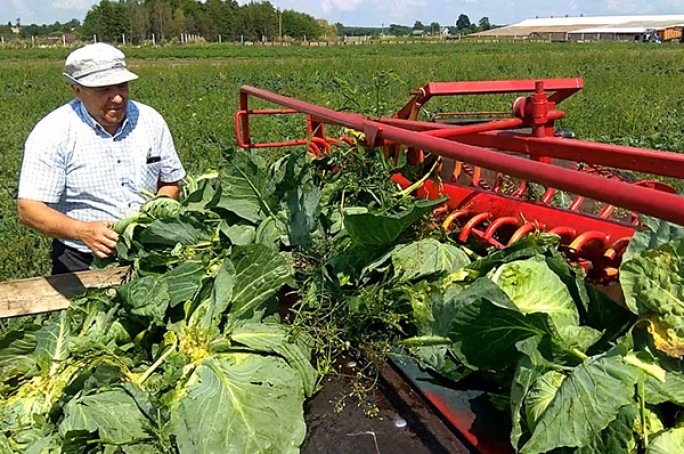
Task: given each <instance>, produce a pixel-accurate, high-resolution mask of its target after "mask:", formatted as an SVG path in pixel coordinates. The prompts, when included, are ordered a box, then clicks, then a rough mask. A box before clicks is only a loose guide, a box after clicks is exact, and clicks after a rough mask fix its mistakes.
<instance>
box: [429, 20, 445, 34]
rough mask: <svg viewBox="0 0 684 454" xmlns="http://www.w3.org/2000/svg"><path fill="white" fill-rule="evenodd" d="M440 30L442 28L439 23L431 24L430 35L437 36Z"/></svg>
mask: <svg viewBox="0 0 684 454" xmlns="http://www.w3.org/2000/svg"><path fill="white" fill-rule="evenodd" d="M440 28H442V27H441V26H440V25H439V22H433V23H431V24H430V33H432V34H435V33H436V34H439V30H440Z"/></svg>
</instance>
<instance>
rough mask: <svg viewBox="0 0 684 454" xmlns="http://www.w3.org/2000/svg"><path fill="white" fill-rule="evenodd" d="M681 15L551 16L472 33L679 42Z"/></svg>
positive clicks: (564, 38)
mask: <svg viewBox="0 0 684 454" xmlns="http://www.w3.org/2000/svg"><path fill="white" fill-rule="evenodd" d="M682 27H684V15H680V14H677V15H667V16H594V17H551V18H537V19H525V20H524V21H522V22H520V23H517V24H513V25H507V26H505V27H499V28H495V29H492V30H487V31H484V32H480V33H474V34H472V35H470V36H472V37H478V38H505V39H535V38H536V39H544V40H551V41H646V40H659V41H673V40H676V41H680V40H681V39H682Z"/></svg>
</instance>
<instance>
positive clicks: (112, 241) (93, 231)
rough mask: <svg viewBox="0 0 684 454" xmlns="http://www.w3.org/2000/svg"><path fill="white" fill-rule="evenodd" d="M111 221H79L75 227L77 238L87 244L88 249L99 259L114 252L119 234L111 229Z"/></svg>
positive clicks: (112, 223)
mask: <svg viewBox="0 0 684 454" xmlns="http://www.w3.org/2000/svg"><path fill="white" fill-rule="evenodd" d="M112 225H114V222H113V221H92V222H80V223H79V226H78V227H77V231H76V232H77V238H78V239H79V240H81V241H83V243H84V244H85V245H86V246H88V249H90V250H91V251H93V253H94V254H95V255H96V256H98V257H99V258H101V259H104V258H107V257H109V256H111V255H112V254H113V253H114V249H115V248H116V240H117V239H119V235H118V234H117V233H116V232H115V231H114V230H112V229H111V227H112Z"/></svg>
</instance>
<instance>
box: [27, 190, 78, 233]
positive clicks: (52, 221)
mask: <svg viewBox="0 0 684 454" xmlns="http://www.w3.org/2000/svg"><path fill="white" fill-rule="evenodd" d="M17 212H18V215H19V221H20V222H21V223H22V224H24V225H26V226H28V227H30V228H32V229H34V230H36V231H38V232H40V233H42V234H43V235H46V236H49V237H52V238H63V239H70V240H75V239H79V233H78V232H79V227H80V224H81V222H82V221H79V220H76V219H73V218H70V217H69V216H67V215H65V214H63V213H60V212H59V211H57V210H55V209H53V208H50V207H49V206H48V205H47V204H46V203H43V202H38V201H35V200H26V199H18V200H17Z"/></svg>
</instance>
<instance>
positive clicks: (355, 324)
mask: <svg viewBox="0 0 684 454" xmlns="http://www.w3.org/2000/svg"><path fill="white" fill-rule="evenodd" d="M406 165H407V164H406V162H405V160H401V159H400V160H399V161H398V162H397V163H396V164H393V163H391V162H389V161H388V160H387V159H386V158H385V156H384V155H383V154H382V153H381V152H380V151H379V150H372V149H364V148H360V147H357V146H351V147H350V146H346V145H345V146H344V147H335V148H334V149H333V150H332V151H331V152H330V153H329V154H327V155H326V156H325V157H322V158H320V159H316V160H312V159H310V158H309V156H308V155H307V154H306V153H305V152H304V151H303V150H300V151H299V152H295V153H292V154H288V155H285V156H283V157H281V158H280V159H277V160H275V161H274V162H272V163H270V164H269V163H268V162H266V160H264V159H262V158H261V157H260V156H258V155H255V154H252V153H250V152H247V151H244V150H241V149H234V148H229V149H227V150H226V151H225V153H223V159H222V160H221V162H220V166H219V171H218V173H214V174H210V175H205V176H203V177H201V178H188V181H187V183H186V185H185V186H184V188H183V197H182V198H181V201H180V203H178V202H174V201H170V200H169V199H166V198H157V199H152V200H150V201H148V202H146V203H145V205H144V206H143V209H142V210H141V213H139V214H136V215H133V216H131V217H130V218H129V219H127V221H126V224H127V225H126V226H121V228H122V229H123V233H122V235H121V237H120V241H119V243H118V245H117V257H118V260H119V261H121V262H124V263H127V264H130V265H131V273H132V275H131V280H130V281H129V282H127V283H126V284H124V285H121V286H118V287H117V288H115V289H110V290H109V291H99V292H92V293H89V294H87V295H84V296H83V297H81V298H78V299H76V300H75V301H74V307H73V308H72V309H70V310H67V311H61V312H59V313H54V314H51V315H48V316H37V317H22V318H19V319H15V320H10V321H5V322H3V323H1V324H0V358H1V359H2V361H0V383H2V384H3V385H2V386H0V396H1V397H2V399H1V400H0V452H54V453H60V452H61V453H67V452H89V451H92V452H119V451H120V452H123V453H132V454H134V453H139V452H145V453H180V454H184V453H207V454H209V453H214V452H217V451H221V450H225V451H228V452H274V451H276V452H298V448H299V446H300V444H301V443H302V441H303V439H304V437H305V434H306V427H305V424H304V419H303V402H304V400H305V399H306V398H308V397H310V396H312V394H313V393H314V392H316V390H317V389H318V386H320V385H321V383H323V382H322V381H321V378H322V377H323V376H325V375H329V374H331V373H334V367H333V366H334V365H335V360H336V359H337V358H339V356H340V355H353V357H356V358H358V359H359V361H361V362H362V364H363V365H364V369H365V370H366V373H368V374H370V373H372V371H373V370H374V368H375V367H377V365H378V364H377V361H379V360H381V359H382V358H384V357H385V356H386V355H387V354H390V352H391V354H393V355H395V356H396V357H397V358H398V359H399V360H401V361H415V362H416V363H417V364H418V365H420V366H421V368H422V369H423V370H425V371H426V372H429V373H431V374H433V376H434V377H435V378H436V379H440V380H441V381H440V382H441V383H445V382H444V379H447V380H450V381H451V383H452V384H453V385H454V386H459V384H458V382H462V381H465V383H466V385H461V386H469V389H478V390H481V391H483V392H484V393H483V398H489V399H492V400H493V401H496V402H498V403H500V404H507V407H508V409H509V411H508V414H509V415H510V417H511V423H512V424H511V433H510V442H511V445H512V446H513V447H514V448H515V450H516V452H521V453H529V454H541V453H546V452H553V451H555V450H562V451H563V452H574V453H584V452H591V453H606V454H618V453H619V454H621V453H625V452H630V453H654V452H680V451H681V450H682V448H683V447H684V445H683V444H682V430H681V428H682V425H681V408H682V407H684V393H683V389H684V388H683V387H682V383H684V375H683V374H682V363H683V360H682V356H683V355H684V340H683V339H684V337H683V334H682V315H681V314H683V313H684V282H683V280H682V277H681V272H682V270H684V238H682V236H681V233H682V229H681V228H677V227H676V226H672V225H669V224H666V223H664V222H659V221H656V220H650V219H649V220H647V224H646V225H647V226H648V227H649V229H646V230H644V231H643V232H641V231H640V232H638V233H637V234H636V235H637V241H635V242H633V243H632V244H630V246H629V248H630V250H629V251H628V257H629V259H628V260H626V261H625V263H623V265H622V269H621V271H622V276H621V280H622V284H623V289H624V291H625V296H626V300H627V307H623V306H620V305H619V304H616V303H615V302H613V301H610V300H608V299H607V297H605V296H604V295H603V294H602V293H601V292H599V291H597V290H596V289H595V288H594V287H592V286H590V285H589V284H587V282H586V281H585V279H584V277H585V275H584V271H583V269H582V268H579V267H577V268H574V267H572V266H571V265H569V264H568V263H567V261H566V260H565V259H564V258H563V257H562V256H561V254H560V252H558V242H559V238H558V237H557V236H555V235H546V234H533V235H528V236H527V237H525V238H524V239H522V240H521V241H519V242H517V243H515V244H514V245H513V246H511V247H509V248H506V249H504V250H501V251H497V252H494V253H489V251H486V250H485V251H482V252H483V255H480V254H479V253H477V252H475V251H473V250H470V249H468V248H466V247H464V246H462V245H457V244H455V243H454V241H453V240H452V239H451V238H449V237H448V236H447V235H445V234H444V233H443V232H442V231H440V230H439V229H434V228H432V227H431V225H432V223H431V219H430V214H431V213H432V211H433V208H434V207H435V206H437V205H439V204H441V203H442V202H443V199H441V200H432V201H427V200H423V199H415V198H413V197H412V196H411V195H410V194H407V193H405V191H398V190H397V188H396V187H393V186H392V185H391V184H382V183H383V182H387V181H389V180H388V178H389V175H390V174H392V173H393V172H396V171H402V172H403V171H406V169H405V167H406ZM338 168H342V171H337V170H336V169H338ZM374 179H375V180H377V181H378V182H377V183H374ZM354 181H357V182H359V184H357V185H354V184H351V183H353V182H354ZM366 182H368V183H370V184H369V185H366V184H363V183H366ZM673 237H674V238H675V239H674V240H673ZM291 295H294V296H295V298H291V297H290V296H291ZM288 300H290V301H289V303H290V304H291V305H292V307H291V310H289V311H288V310H286V309H288V304H287V303H288ZM292 300H294V301H292ZM374 362H376V363H374ZM323 386H324V385H323ZM353 392H354V393H357V391H356V390H355V391H353ZM366 410H367V412H368V413H370V414H373V411H372V409H371V408H368V409H366ZM482 423H483V424H487V421H482ZM576 448H577V449H576Z"/></svg>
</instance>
